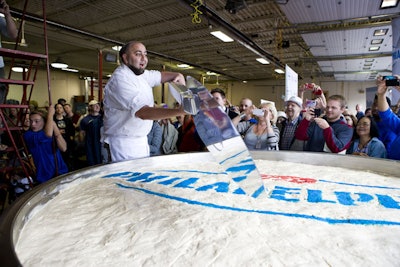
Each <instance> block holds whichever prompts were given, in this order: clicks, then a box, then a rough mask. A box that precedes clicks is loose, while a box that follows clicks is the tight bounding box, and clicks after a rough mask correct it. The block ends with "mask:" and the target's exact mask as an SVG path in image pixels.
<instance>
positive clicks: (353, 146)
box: [24, 41, 400, 183]
mask: <svg viewBox="0 0 400 267" xmlns="http://www.w3.org/2000/svg"><path fill="white" fill-rule="evenodd" d="M120 59H121V62H122V64H121V65H120V66H119V67H118V68H117V69H116V70H115V72H114V74H113V75H112V77H111V79H110V80H109V81H108V83H107V85H106V87H105V89H104V100H103V102H102V103H100V102H98V101H96V100H91V101H90V102H89V103H88V112H87V114H84V115H79V114H75V113H74V112H72V107H71V105H70V104H69V103H66V101H65V100H64V99H59V101H58V103H57V104H55V105H53V106H50V107H48V110H46V111H41V110H37V109H36V107H35V106H32V107H31V106H30V109H32V110H30V114H29V115H27V117H26V118H25V120H24V129H25V133H24V140H25V142H26V145H27V148H28V150H29V153H31V155H32V156H33V161H34V164H35V167H36V177H35V178H36V180H37V181H38V182H39V183H42V182H45V181H47V180H49V179H51V178H53V177H55V176H57V175H60V174H63V173H67V172H70V171H73V170H76V169H79V168H81V167H86V166H94V165H97V164H103V163H110V162H118V161H124V160H130V159H136V158H144V157H150V156H157V155H167V154H173V153H182V152H197V151H207V147H206V145H205V144H204V142H203V141H202V138H201V134H200V135H199V133H198V131H197V128H196V123H195V119H197V120H198V119H199V118H196V115H190V114H187V113H186V112H185V111H184V109H183V107H182V106H180V105H174V107H171V108H170V107H168V106H167V105H165V104H161V105H157V104H156V103H155V102H154V97H153V93H152V88H153V87H154V86H156V85H159V84H161V83H165V82H174V83H177V84H181V85H185V83H186V81H185V79H184V77H183V75H182V74H180V73H175V72H160V71H155V70H147V69H146V67H147V63H148V59H147V51H146V47H145V46H144V45H143V44H142V43H140V42H136V41H132V42H129V43H127V44H126V45H124V46H123V47H122V49H121V50H120ZM397 78H398V79H400V77H397ZM377 86H378V89H377V92H376V97H375V101H374V103H373V105H372V107H370V108H369V109H366V110H365V112H363V111H362V110H361V107H360V105H357V107H356V114H355V115H353V114H352V112H351V111H349V110H348V109H347V103H346V99H345V98H344V97H343V96H341V95H331V96H329V97H328V98H327V99H326V98H325V95H324V94H323V91H322V89H321V88H320V87H319V86H318V85H315V84H305V85H303V86H301V87H300V90H299V96H296V95H294V96H291V97H289V98H288V99H287V101H285V109H284V110H282V111H278V110H277V109H276V106H275V103H274V102H272V101H262V103H260V104H259V105H257V106H256V105H254V103H253V101H252V100H251V99H250V98H243V99H242V100H241V101H240V103H238V105H232V104H231V103H230V102H229V100H228V99H227V98H226V95H225V92H224V91H223V90H222V89H220V88H215V89H213V90H212V91H210V95H211V96H212V97H213V98H214V99H215V103H218V105H219V106H218V107H219V108H220V109H221V111H222V112H224V113H226V114H227V116H226V117H227V118H229V119H228V121H229V120H230V121H231V122H232V125H233V127H236V129H237V132H238V133H239V134H240V135H241V136H242V138H243V141H244V143H245V144H246V146H247V147H248V149H249V150H265V151H268V150H295V151H312V152H325V153H338V154H351V155H356V156H363V157H377V158H388V159H393V160H400V149H399V148H400V118H399V117H398V116H397V114H396V113H394V112H393V111H392V109H391V108H390V102H388V99H387V97H386V91H387V86H386V84H385V80H384V79H383V78H382V77H379V78H378V79H377ZM397 89H399V90H400V88H399V87H397ZM307 90H310V91H311V92H312V95H313V99H304V93H305V91H307ZM36 106H37V105H36ZM203 130H204V129H203ZM79 151H84V154H83V155H82V154H80V153H79ZM80 156H84V162H85V163H84V164H83V165H82V164H77V162H78V161H77V157H80Z"/></svg>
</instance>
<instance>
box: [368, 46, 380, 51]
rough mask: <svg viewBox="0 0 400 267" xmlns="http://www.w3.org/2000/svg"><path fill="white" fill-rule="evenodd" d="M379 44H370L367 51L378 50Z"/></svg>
mask: <svg viewBox="0 0 400 267" xmlns="http://www.w3.org/2000/svg"><path fill="white" fill-rule="evenodd" d="M379 48H380V46H371V47H370V48H369V49H368V50H369V51H378V50H379Z"/></svg>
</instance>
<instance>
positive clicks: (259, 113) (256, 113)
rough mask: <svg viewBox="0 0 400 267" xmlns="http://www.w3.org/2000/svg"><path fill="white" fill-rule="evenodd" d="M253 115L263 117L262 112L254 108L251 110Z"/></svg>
mask: <svg viewBox="0 0 400 267" xmlns="http://www.w3.org/2000/svg"><path fill="white" fill-rule="evenodd" d="M253 114H254V115H256V116H264V110H262V109H259V108H255V109H253Z"/></svg>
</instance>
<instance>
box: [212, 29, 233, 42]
mask: <svg viewBox="0 0 400 267" xmlns="http://www.w3.org/2000/svg"><path fill="white" fill-rule="evenodd" d="M210 33H211V34H212V35H214V36H215V37H217V38H218V39H220V40H221V41H223V42H225V43H228V42H233V39H232V38H231V37H229V36H228V35H226V34H225V33H223V32H221V31H213V32H210Z"/></svg>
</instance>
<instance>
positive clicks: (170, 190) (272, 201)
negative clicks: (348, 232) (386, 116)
mask: <svg viewBox="0 0 400 267" xmlns="http://www.w3.org/2000/svg"><path fill="white" fill-rule="evenodd" d="M245 169H246V168H244V169H243V168H238V169H235V170H230V173H228V172H212V171H201V170H193V169H190V170H185V169H181V170H157V171H149V172H131V171H122V172H116V173H111V174H108V175H105V176H103V178H107V179H115V180H116V185H117V186H119V187H121V188H125V189H130V190H136V191H141V192H143V193H146V194H150V195H153V196H157V197H161V198H165V199H169V200H172V201H179V202H182V203H186V204H189V205H199V206H203V207H205V208H211V209H218V210H230V211H235V212H245V213H255V214H263V215H266V216H285V217H289V218H302V219H308V220H314V221H320V222H323V223H329V224H354V225H392V226H400V205H399V204H400V194H399V193H400V187H396V186H384V185H380V184H379V180H377V181H376V183H377V184H376V185H367V184H359V183H349V182H343V181H344V180H345V179H343V177H342V179H337V181H336V180H335V181H330V180H324V179H318V177H299V176H284V175H270V174H261V177H262V180H263V181H261V180H260V181H248V179H246V175H245V174H246V173H248V172H249V170H247V171H246V170H245ZM243 172H244V173H243ZM228 174H229V175H228ZM338 176H339V177H341V176H343V175H342V174H338ZM183 177H185V178H183ZM344 178H345V177H344ZM250 182H251V183H253V185H252V186H248V185H246V183H250ZM257 183H258V184H257ZM152 185H155V186H152ZM241 185H243V187H241ZM254 185H256V186H254ZM160 186H161V188H162V189H163V190H160ZM246 188H247V190H248V188H254V191H252V192H246V190H245V189H246ZM205 193H207V194H209V197H207V202H205V201H204V200H198V199H197V198H196V194H205ZM221 194H230V195H231V196H230V198H229V199H232V202H229V203H226V201H225V202H221V199H226V198H224V197H221ZM218 195H220V198H218ZM244 198H251V199H253V200H252V201H243V199H244ZM199 199H204V198H199ZM235 200H237V201H236V202H235ZM249 203H251V204H249Z"/></svg>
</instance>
